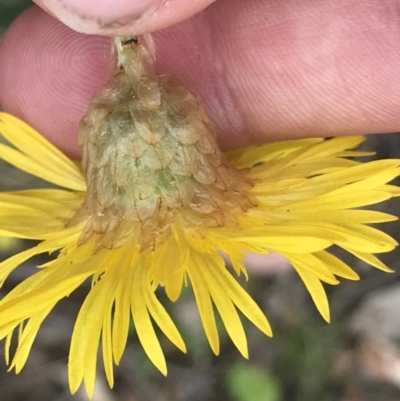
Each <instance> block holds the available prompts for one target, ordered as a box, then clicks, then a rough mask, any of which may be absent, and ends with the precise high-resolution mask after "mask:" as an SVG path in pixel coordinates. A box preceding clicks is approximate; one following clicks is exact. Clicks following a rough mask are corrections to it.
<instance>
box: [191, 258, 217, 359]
mask: <svg viewBox="0 0 400 401" xmlns="http://www.w3.org/2000/svg"><path fill="white" fill-rule="evenodd" d="M202 268H203V263H202V260H201V259H198V258H197V256H196V254H195V253H194V252H192V254H191V257H190V259H189V263H188V268H187V270H188V275H189V278H190V282H191V283H192V287H193V292H194V296H195V298H196V303H197V307H198V309H199V313H200V318H201V321H202V323H203V327H204V331H205V333H206V336H207V339H208V342H209V343H210V347H211V349H212V351H213V352H214V354H215V355H218V354H219V336H218V331H217V326H216V324H215V316H214V310H213V306H212V303H211V298H210V293H209V291H208V289H207V286H206V283H204V280H203V278H202V276H201V274H200V271H201V269H202Z"/></svg>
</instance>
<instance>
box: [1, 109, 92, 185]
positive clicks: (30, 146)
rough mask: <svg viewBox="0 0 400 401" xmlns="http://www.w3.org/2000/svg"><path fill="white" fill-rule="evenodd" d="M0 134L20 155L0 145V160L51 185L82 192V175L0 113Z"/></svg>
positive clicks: (45, 143) (25, 127) (37, 137)
mask: <svg viewBox="0 0 400 401" xmlns="http://www.w3.org/2000/svg"><path fill="white" fill-rule="evenodd" d="M0 133H1V135H3V136H4V137H5V138H6V139H7V141H9V142H10V143H11V144H12V145H14V146H15V147H16V148H17V149H19V150H20V151H21V152H19V151H17V150H14V149H12V148H10V147H9V146H6V145H2V144H0V158H2V159H4V160H5V161H6V162H8V163H10V164H12V165H14V166H16V167H17V168H19V169H20V170H23V171H26V172H27V173H30V174H33V175H36V176H37V177H39V178H42V179H44V180H46V181H48V182H51V183H53V184H56V185H60V186H63V187H65V188H69V189H73V190H77V191H85V189H86V185H85V181H84V178H83V175H82V172H81V171H80V170H79V169H78V168H77V167H76V165H75V164H74V163H73V162H72V161H71V160H70V159H68V158H67V157H66V156H65V155H64V154H63V153H61V152H60V151H59V150H58V149H57V148H56V147H55V146H53V145H51V144H50V142H48V141H47V140H46V139H45V138H44V137H43V136H41V135H40V134H39V133H37V132H36V131H35V130H34V129H33V128H31V127H30V126H29V125H27V124H25V123H24V122H23V121H21V120H19V119H18V118H16V117H13V116H11V115H10V114H6V113H0Z"/></svg>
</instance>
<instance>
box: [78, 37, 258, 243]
mask: <svg viewBox="0 0 400 401" xmlns="http://www.w3.org/2000/svg"><path fill="white" fill-rule="evenodd" d="M116 46H117V51H118V66H119V67H118V69H117V70H116V72H115V73H114V75H113V76H112V78H111V79H110V80H109V82H108V83H107V84H106V85H105V87H104V88H103V89H102V90H101V91H100V92H99V93H97V94H96V95H95V97H94V98H93V100H92V103H91V105H90V107H89V111H88V114H87V115H86V116H85V117H84V118H83V119H82V121H81V126H80V143H81V145H82V146H83V169H84V172H85V175H86V181H87V188H88V189H87V195H86V199H85V203H84V205H83V207H82V209H81V210H80V211H79V212H78V213H77V216H75V219H76V218H77V217H79V219H81V220H82V219H83V220H85V221H86V226H85V230H84V233H83V234H82V237H81V242H86V241H87V240H89V239H90V238H93V237H94V236H100V237H101V242H102V245H103V246H105V247H107V248H116V247H118V246H121V245H122V244H123V243H125V242H126V241H128V240H132V236H134V237H135V243H139V244H140V246H141V247H142V249H143V248H148V247H149V246H154V244H155V243H157V242H158V241H159V240H161V239H162V236H163V234H166V230H167V229H168V227H169V226H170V224H171V223H172V222H173V221H174V220H175V219H176V217H177V215H178V214H179V215H180V216H182V218H183V219H185V220H187V221H188V225H187V226H188V227H202V226H205V227H213V226H214V227H215V226H224V225H232V224H236V216H237V215H238V214H240V213H243V212H244V211H246V210H247V209H249V208H250V207H252V206H254V205H255V201H254V199H251V198H250V197H249V195H248V194H247V193H248V190H249V188H251V186H252V184H251V182H250V181H249V180H248V179H247V178H246V177H245V174H244V173H243V172H241V171H238V170H235V169H233V168H231V167H229V165H228V162H227V160H226V159H225V157H224V155H223V153H222V152H221V151H220V150H219V148H218V145H217V143H216V138H215V132H214V130H213V127H212V125H211V123H210V121H209V119H208V117H207V115H206V113H205V111H204V109H203V108H202V106H201V104H200V102H199V100H198V98H197V96H196V95H195V94H193V93H192V92H191V91H190V90H189V89H188V88H187V87H186V86H185V85H184V84H183V83H182V82H181V81H180V80H179V79H177V78H176V77H174V76H171V75H163V76H157V75H156V74H155V72H154V69H153V57H152V55H151V54H150V52H149V51H148V49H147V47H146V46H145V45H143V44H139V43H137V42H133V41H129V42H127V43H123V42H121V40H119V41H118V42H117V43H116Z"/></svg>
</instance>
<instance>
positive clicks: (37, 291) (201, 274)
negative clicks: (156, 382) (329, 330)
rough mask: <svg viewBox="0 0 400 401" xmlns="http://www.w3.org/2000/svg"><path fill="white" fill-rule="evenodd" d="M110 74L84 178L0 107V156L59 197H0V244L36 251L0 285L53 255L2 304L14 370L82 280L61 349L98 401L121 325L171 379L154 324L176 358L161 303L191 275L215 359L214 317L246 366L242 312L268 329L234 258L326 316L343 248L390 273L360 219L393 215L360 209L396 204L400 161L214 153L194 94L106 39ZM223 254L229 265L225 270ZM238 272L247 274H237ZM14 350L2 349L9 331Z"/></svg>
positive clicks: (339, 146) (145, 57) (333, 143)
mask: <svg viewBox="0 0 400 401" xmlns="http://www.w3.org/2000/svg"><path fill="white" fill-rule="evenodd" d="M116 47H117V51H118V68H117V69H116V70H115V72H114V75H113V76H112V78H111V79H110V81H109V82H108V84H107V85H106V86H105V87H104V88H103V89H102V90H101V91H100V92H99V93H98V94H97V95H96V96H95V97H94V99H93V102H92V104H91V106H90V109H89V112H88V114H87V116H86V117H85V118H84V119H83V120H82V123H81V131H80V142H81V144H82V146H83V163H82V169H81V168H80V167H78V166H77V165H76V164H75V163H73V162H72V161H71V160H69V159H68V158H67V157H66V156H65V155H64V154H62V153H61V152H60V151H59V150H58V149H56V148H55V147H54V146H52V145H51V144H50V143H49V142H48V141H47V140H46V139H44V138H43V137H42V136H41V135H40V134H38V133H37V132H36V131H34V130H33V129H32V128H30V127H29V126H28V125H26V124H25V123H24V122H22V121H20V120H18V119H17V118H15V117H13V116H11V115H8V114H5V113H0V133H1V135H2V136H3V137H4V138H5V140H6V141H7V143H8V144H0V158H1V159H3V160H5V161H6V162H8V163H10V164H12V165H14V166H15V167H17V168H19V169H21V170H23V171H26V172H28V173H30V174H33V175H35V176H37V177H39V178H41V179H43V180H45V181H48V182H49V183H52V184H55V185H57V186H58V187H59V188H62V189H35V190H23V191H12V192H2V193H0V236H3V237H10V238H27V239H33V240H38V241H40V242H39V244H38V245H36V246H34V247H32V248H31V249H28V250H26V251H23V252H21V253H19V254H17V255H15V256H12V257H11V258H9V259H7V260H5V261H3V262H2V263H1V264H0V284H3V283H4V281H5V280H6V279H7V277H8V276H9V274H10V273H11V272H12V271H13V270H14V269H15V268H17V267H18V266H19V265H20V264H21V263H23V262H24V261H26V260H28V259H29V258H31V257H33V256H35V255H38V254H41V253H52V252H56V251H57V252H58V256H57V257H56V258H55V259H54V260H51V261H50V262H48V263H46V264H44V265H42V266H39V270H38V272H36V273H35V274H33V275H32V276H31V277H29V278H28V279H26V280H25V281H24V282H22V283H20V284H19V285H18V286H17V287H15V288H14V289H13V290H12V291H11V292H10V293H8V294H7V295H6V296H5V297H4V298H3V299H2V300H1V301H0V339H5V347H6V359H7V363H8V364H9V365H10V369H11V368H15V370H16V372H19V371H20V370H21V369H22V368H23V366H24V364H25V362H26V360H27V358H28V355H29V352H30V349H31V347H32V343H33V341H34V339H35V337H36V334H37V332H38V330H39V328H40V325H41V323H42V322H43V320H44V319H45V318H46V316H47V315H48V314H49V313H50V312H51V310H52V309H53V308H54V306H55V305H56V304H57V303H58V302H59V301H60V300H61V299H63V298H64V297H67V296H69V295H70V294H71V293H72V292H73V291H74V290H75V289H76V288H77V287H79V286H80V285H81V284H82V283H83V282H84V281H85V280H87V279H88V278H91V280H92V287H91V289H90V291H89V293H88V295H87V297H86V299H85V301H84V303H83V305H82V307H81V309H80V312H79V314H78V317H77V320H76V323H75V327H74V331H73V334H72V340H71V349H70V355H69V364H68V369H69V382H70V387H71V391H72V392H75V391H76V390H77V389H78V387H79V386H80V384H81V383H82V381H84V383H85V386H86V390H87V393H88V394H89V396H91V395H92V394H93V389H94V382H95V374H96V361H97V353H98V348H99V343H100V338H101V345H102V355H103V361H104V366H105V372H106V376H107V379H108V382H109V385H110V386H112V385H113V364H117V365H118V363H119V361H120V359H121V357H122V355H123V352H124V349H125V346H126V342H127V338H128V329H129V323H130V319H131V318H132V319H133V322H134V324H135V327H136V331H137V335H138V337H139V340H140V342H141V344H142V346H143V348H144V350H145V352H146V354H147V355H148V357H149V358H150V360H151V361H152V362H153V364H154V365H155V366H156V367H157V368H158V369H159V370H160V371H161V372H162V373H163V374H166V373H167V367H166V362H165V358H164V354H163V351H162V349H161V346H160V343H159V340H158V338H157V335H156V333H155V329H154V327H153V325H154V323H155V324H156V325H158V326H159V328H160V329H161V331H162V332H163V333H164V334H165V335H166V336H167V337H168V338H169V339H170V340H171V342H172V343H173V344H175V345H176V346H177V347H178V348H179V349H180V350H182V351H183V352H185V350H186V349H185V344H184V341H183V339H182V338H181V335H180V334H179V331H178V330H177V328H176V327H175V325H174V323H173V321H172V319H171V317H170V316H169V315H168V313H167V312H166V310H165V309H164V307H163V305H162V304H161V303H160V302H159V300H158V299H157V296H156V290H157V288H159V287H163V288H164V289H165V292H166V294H167V296H168V298H169V299H170V300H171V301H176V300H177V299H178V298H179V296H180V293H181V290H182V287H183V286H184V285H186V284H187V282H188V281H190V283H191V286H192V288H193V292H194V296H195V299H196V302H197V305H198V309H199V313H200V317H201V320H202V323H203V327H204V331H205V334H206V336H207V339H208V341H209V343H210V346H211V348H212V350H213V352H214V353H215V354H218V352H219V337H218V332H217V328H216V323H215V318H214V307H215V308H216V310H217V311H218V313H219V314H220V316H221V319H222V321H223V323H224V325H225V327H226V329H227V332H228V334H229V336H230V337H231V339H232V341H233V343H234V344H235V345H236V347H237V348H238V350H239V351H240V353H241V354H242V355H243V356H244V357H246V358H247V356H248V354H247V342H246V335H245V333H244V330H243V327H242V323H241V321H240V318H239V315H238V310H239V311H241V312H242V313H243V314H244V315H245V316H246V317H247V318H248V319H249V320H250V321H251V322H252V323H254V325H256V326H257V327H258V328H259V329H260V330H261V331H262V332H264V333H265V334H266V335H268V336H270V335H271V328H270V325H269V323H268V321H267V319H266V317H265V316H264V314H263V313H262V311H261V310H260V308H259V307H258V306H257V305H256V303H255V302H254V301H253V300H252V298H251V297H250V296H249V295H248V294H247V293H246V292H245V291H244V290H243V288H242V287H241V286H240V285H239V284H238V282H237V281H236V280H235V278H234V275H235V274H236V275H240V274H244V275H246V268H245V266H244V264H243V259H244V254H243V252H244V251H248V252H256V253H259V254H268V253H270V252H277V253H279V254H281V255H283V256H285V257H286V258H287V259H288V260H289V261H290V262H291V264H292V265H293V267H294V269H295V270H296V271H297V273H298V274H299V276H300V277H301V279H302V280H303V282H304V284H305V285H306V287H307V289H308V291H309V292H310V295H311V297H312V299H313V300H314V302H315V304H316V306H317V308H318V310H319V311H320V313H321V315H322V316H323V318H324V319H325V320H327V321H329V306H328V301H327V297H326V294H325V291H324V287H323V285H322V283H327V284H333V285H334V284H338V283H339V281H338V278H345V279H350V280H357V279H358V278H359V277H358V275H357V274H356V273H355V272H354V271H353V270H352V269H351V268H350V267H349V266H348V265H347V264H345V263H344V262H342V261H341V260H339V259H338V258H336V257H335V256H333V255H332V254H330V253H329V248H330V247H331V246H333V245H337V246H339V247H341V248H343V249H345V250H346V251H348V252H350V253H351V254H353V255H355V256H356V257H358V258H359V259H361V260H363V261H365V262H366V263H368V264H370V265H371V266H374V267H376V268H378V269H381V270H383V271H387V272H390V271H391V270H390V269H389V268H388V267H386V266H385V265H384V264H383V263H382V262H381V261H379V259H378V258H377V257H376V256H374V254H377V253H383V252H389V251H391V250H393V249H394V247H395V246H396V245H397V243H396V241H395V240H394V239H392V238H391V237H390V236H388V235H386V234H384V233H383V232H381V231H379V230H378V229H376V228H373V227H370V226H369V224H372V223H381V222H387V221H393V220H396V217H394V216H391V215H388V214H385V213H381V212H377V211H370V210H365V209H358V208H360V207H364V206H367V205H372V204H376V203H378V202H382V201H384V200H387V199H390V198H392V197H394V196H399V194H400V191H399V188H397V187H395V186H392V185H389V184H388V183H389V182H390V181H391V180H393V179H394V178H395V177H397V176H399V175H400V167H399V166H400V161H399V160H379V161H374V162H370V163H365V164H362V163H359V162H358V161H355V160H353V159H352V158H353V157H358V156H363V155H365V153H363V152H358V151H355V150H353V149H354V148H356V147H357V145H359V144H360V143H361V142H362V141H363V137H347V138H335V139H330V140H324V139H303V140H295V141H286V142H281V143H272V144H267V145H261V146H251V147H247V148H244V149H239V150H235V151H231V152H228V153H226V154H223V153H221V152H220V150H219V149H218V146H217V144H216V139H215V134H214V131H213V129H212V126H211V124H210V122H209V121H208V119H207V116H206V114H205V112H204V110H203V108H202V107H201V105H200V104H199V101H198V99H197V97H196V96H195V95H194V94H193V93H192V92H190V91H189V90H188V89H187V88H186V87H185V86H184V85H183V84H182V83H181V82H180V81H179V80H177V79H176V78H175V77H172V76H168V75H166V76H157V75H156V74H155V73H154V70H153V66H152V62H153V60H152V55H151V53H150V51H148V50H147V49H148V48H147V47H146V46H145V45H141V44H138V43H137V42H136V41H132V40H129V41H121V40H116ZM222 253H223V254H226V255H228V256H229V258H230V261H231V263H232V266H233V271H234V272H232V273H231V272H230V271H229V270H228V269H227V268H226V266H225V263H224V259H223V256H222ZM246 277H247V276H246ZM15 330H17V332H18V348H17V350H16V353H15V355H14V357H13V359H12V360H10V358H9V348H10V344H11V339H12V335H13V333H14V331H15Z"/></svg>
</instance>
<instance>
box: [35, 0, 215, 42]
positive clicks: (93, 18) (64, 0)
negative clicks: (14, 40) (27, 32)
mask: <svg viewBox="0 0 400 401" xmlns="http://www.w3.org/2000/svg"><path fill="white" fill-rule="evenodd" d="M34 1H35V3H36V4H38V5H39V6H40V7H42V8H43V9H44V10H45V11H46V12H48V13H51V14H52V15H54V16H55V17H57V18H58V19H59V20H60V21H62V22H63V23H64V24H66V25H67V26H68V27H70V28H71V29H73V30H75V31H77V32H81V33H86V34H95V35H108V36H123V35H128V34H130V35H140V34H143V33H147V32H152V31H155V30H159V29H163V28H166V27H168V26H170V25H173V24H176V23H178V22H180V21H183V20H185V19H187V18H190V17H191V16H193V15H194V14H196V13H198V12H199V11H201V10H203V9H204V8H206V7H207V6H208V5H210V4H211V3H213V2H214V1H215V0H191V1H189V2H188V1H187V0H175V1H173V2H170V1H165V0H119V1H118V2H117V3H116V2H115V1H114V0H86V1H81V0H34Z"/></svg>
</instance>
